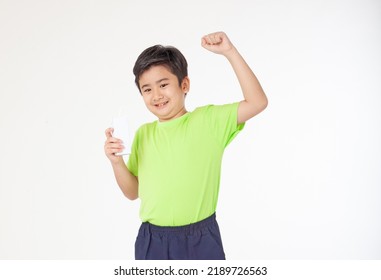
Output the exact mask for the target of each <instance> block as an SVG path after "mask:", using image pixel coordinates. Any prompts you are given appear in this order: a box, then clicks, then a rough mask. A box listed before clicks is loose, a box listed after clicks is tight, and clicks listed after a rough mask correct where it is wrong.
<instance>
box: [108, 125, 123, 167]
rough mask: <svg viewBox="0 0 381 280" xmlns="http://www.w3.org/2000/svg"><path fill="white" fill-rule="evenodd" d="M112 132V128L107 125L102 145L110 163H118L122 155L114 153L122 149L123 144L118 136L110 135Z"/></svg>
mask: <svg viewBox="0 0 381 280" xmlns="http://www.w3.org/2000/svg"><path fill="white" fill-rule="evenodd" d="M113 132H114V129H113V128H112V127H109V128H107V129H106V131H105V134H106V137H107V139H106V142H105V145H104V150H105V154H106V156H107V157H108V159H109V160H110V161H111V163H113V164H114V163H120V162H121V161H122V162H123V157H122V156H116V155H115V153H120V152H122V151H123V149H124V146H123V142H122V140H120V139H118V138H114V137H112V133H113Z"/></svg>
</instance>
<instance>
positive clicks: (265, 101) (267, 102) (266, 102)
mask: <svg viewBox="0 0 381 280" xmlns="http://www.w3.org/2000/svg"><path fill="white" fill-rule="evenodd" d="M261 105H262V111H263V110H264V109H266V108H267V105H269V100H268V99H267V97H265V100H264V101H263V103H262V104H261Z"/></svg>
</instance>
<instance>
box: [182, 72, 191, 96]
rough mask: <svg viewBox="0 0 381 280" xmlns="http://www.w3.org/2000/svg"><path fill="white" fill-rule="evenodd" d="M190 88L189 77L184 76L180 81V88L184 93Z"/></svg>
mask: <svg viewBox="0 0 381 280" xmlns="http://www.w3.org/2000/svg"><path fill="white" fill-rule="evenodd" d="M189 89H190V80H189V77H188V76H186V77H185V78H184V79H183V81H182V82H181V90H182V91H183V92H184V93H185V94H186V93H188V91H189Z"/></svg>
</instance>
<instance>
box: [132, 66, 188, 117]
mask: <svg viewBox="0 0 381 280" xmlns="http://www.w3.org/2000/svg"><path fill="white" fill-rule="evenodd" d="M139 86H140V91H141V93H142V96H143V99H144V103H145V104H146V106H147V108H148V110H150V111H151V113H153V114H154V115H155V116H157V117H158V118H159V121H169V120H172V119H175V118H178V117H180V116H182V115H184V114H185V113H186V109H185V94H186V93H187V92H188V91H189V78H188V77H185V78H184V80H183V81H182V82H181V85H180V86H179V82H178V79H177V77H176V75H174V74H172V73H171V72H170V71H169V70H168V69H167V68H166V67H165V66H162V65H158V66H152V67H151V68H149V69H148V70H146V71H145V72H143V74H141V75H140V79H139Z"/></svg>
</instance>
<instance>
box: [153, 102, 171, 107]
mask: <svg viewBox="0 0 381 280" xmlns="http://www.w3.org/2000/svg"><path fill="white" fill-rule="evenodd" d="M168 102H169V101H165V102H161V103H157V104H154V106H155V107H157V108H161V107H164V106H165V105H167V104H168Z"/></svg>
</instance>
